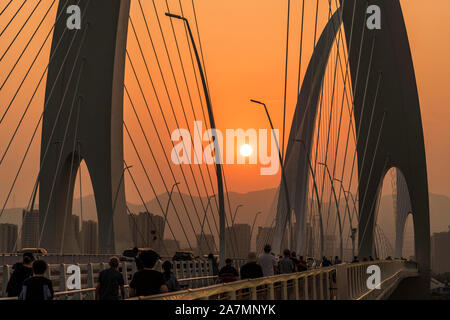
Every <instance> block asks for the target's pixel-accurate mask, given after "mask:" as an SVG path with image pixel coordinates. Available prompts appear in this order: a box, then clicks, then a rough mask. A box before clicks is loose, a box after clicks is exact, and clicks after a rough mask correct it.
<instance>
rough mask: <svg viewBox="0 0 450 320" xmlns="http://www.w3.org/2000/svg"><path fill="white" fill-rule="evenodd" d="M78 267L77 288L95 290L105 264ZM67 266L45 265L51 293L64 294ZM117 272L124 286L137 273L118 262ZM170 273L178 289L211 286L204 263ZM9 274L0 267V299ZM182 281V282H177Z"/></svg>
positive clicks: (180, 265)
mask: <svg viewBox="0 0 450 320" xmlns="http://www.w3.org/2000/svg"><path fill="white" fill-rule="evenodd" d="M163 261H164V260H160V261H159V262H158V264H157V266H156V269H158V270H160V271H161V265H162V262H163ZM233 261H234V265H235V267H236V268H238V269H239V268H240V267H241V265H242V264H243V263H245V260H242V259H235V260H233ZM75 264H76V265H78V266H79V267H80V271H81V288H82V289H90V288H91V289H92V288H95V286H96V284H97V282H98V275H99V273H100V272H101V271H102V270H104V269H105V268H108V264H107V263H105V262H101V263H87V264H81V263H75ZM69 265H70V264H64V263H62V264H49V268H48V270H47V274H46V277H47V278H49V279H50V280H51V281H52V284H53V287H54V289H55V291H61V292H66V291H67V279H68V277H69V276H70V274H67V268H68V267H69ZM119 270H120V272H121V273H122V275H123V278H124V281H125V284H128V283H129V281H131V278H132V276H133V274H134V273H135V272H136V271H137V270H136V264H135V263H134V262H121V264H120V269H119ZM173 272H174V273H175V275H176V277H177V278H178V279H179V280H180V284H181V286H182V288H198V287H205V286H208V285H212V284H214V283H215V278H214V277H212V275H213V269H212V265H211V263H210V262H209V261H207V260H194V261H173ZM11 274H12V266H11V265H3V266H1V267H0V297H6V285H7V283H8V281H9V279H10V277H11ZM181 280H182V281H181Z"/></svg>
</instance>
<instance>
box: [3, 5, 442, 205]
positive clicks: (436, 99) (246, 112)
mask: <svg viewBox="0 0 450 320" xmlns="http://www.w3.org/2000/svg"><path fill="white" fill-rule="evenodd" d="M16 2H17V3H16V4H15V5H16V7H18V5H19V4H18V1H16ZM44 2H45V7H48V6H49V4H50V2H51V1H44ZM142 2H145V4H144V9H145V10H147V12H149V21H150V28H151V32H152V35H154V39H153V40H154V42H155V45H156V47H157V51H158V53H159V54H160V55H163V54H164V49H163V46H162V39H161V37H160V36H159V35H158V32H159V29H158V24H157V22H156V20H155V19H154V16H153V19H152V16H151V12H152V10H153V7H152V5H151V1H147V0H146V1H142ZM155 2H156V4H157V8H158V12H159V13H160V19H161V23H162V26H163V28H164V30H165V33H166V35H167V39H166V40H167V43H168V47H169V51H170V52H171V55H172V58H173V59H174V61H175V57H176V51H175V47H174V41H173V37H171V33H170V32H171V29H170V24H169V20H168V19H167V18H166V17H164V16H163V15H162V14H163V12H164V11H166V9H165V8H164V5H165V2H163V1H162V0H161V1H160V0H157V1H155ZM401 2H402V6H403V10H404V15H405V20H406V25H407V29H408V35H409V39H410V44H411V50H412V55H413V60H414V66H415V70H416V77H417V85H418V89H419V98H420V102H421V110H422V119H423V127H424V133H425V145H426V152H427V161H428V179H429V189H430V192H433V193H439V194H444V195H448V196H450V170H448V168H447V166H448V163H449V162H450V150H449V148H447V141H450V128H449V125H448V120H449V119H450V111H449V110H448V107H449V101H450V90H449V80H448V75H449V74H450V63H449V62H448V57H449V56H450V44H449V43H448V39H450V27H448V25H447V24H448V12H450V1H448V0H433V1H432V2H431V1H430V3H432V5H431V4H429V3H428V2H424V1H420V0H403V1H401ZM30 3H35V1H31V2H30ZM132 3H133V5H132V10H131V17H132V19H133V22H134V23H135V24H136V27H137V29H138V32H140V34H143V33H144V25H143V24H142V19H141V16H140V11H139V7H138V6H137V5H136V1H135V0H133V1H132ZM195 3H196V7H197V16H198V19H199V28H200V33H201V40H202V47H203V52H204V56H205V64H206V68H207V72H208V80H209V87H210V91H211V95H212V101H213V108H214V112H215V118H216V122H217V127H218V128H220V129H223V130H225V129H226V128H243V129H248V128H268V123H267V118H266V115H265V113H264V111H263V110H262V109H260V108H259V107H257V106H255V105H252V104H250V103H249V99H250V98H255V99H260V100H262V101H265V102H266V103H267V104H268V107H269V110H270V113H271V115H272V118H273V121H274V125H275V127H277V128H281V126H282V108H283V92H284V63H285V42H286V12H287V1H284V0H227V1H223V0H196V1H195ZM291 3H292V8H291V30H290V35H291V37H290V55H289V73H288V79H289V82H288V95H287V102H288V104H287V118H286V123H287V125H288V126H290V123H291V120H292V115H293V112H294V107H295V102H296V88H297V72H298V60H299V57H298V51H299V43H300V42H299V38H300V37H299V30H300V12H301V11H300V6H301V1H299V0H292V1H291ZM326 3H327V1H321V12H322V13H323V12H325V13H326V12H327V11H326V8H325V5H326ZM182 4H183V6H184V8H185V15H186V16H188V17H190V19H191V22H192V21H193V16H192V9H191V1H190V0H189V1H187V0H184V1H182ZM33 6H34V5H29V6H28V9H27V10H28V12H30V11H31V10H32V7H33ZM169 6H170V8H171V11H173V12H180V9H179V5H178V1H175V0H172V1H169ZM314 8H315V1H312V0H307V1H306V9H305V12H306V17H305V19H306V20H305V21H307V22H308V23H306V24H305V28H306V29H305V36H304V43H305V45H304V48H303V54H304V56H303V64H304V67H303V71H304V69H305V68H306V64H307V62H308V60H309V56H310V55H311V51H312V46H313V32H312V31H313V30H312V29H311V25H312V22H313V20H314V15H313V12H314ZM53 11H54V10H53ZM38 12H40V13H41V15H42V14H43V12H44V11H43V10H41V11H39V10H38V11H37V13H38ZM25 16H26V15H24V16H23V17H21V16H18V19H19V20H18V21H20V19H22V21H24V17H25ZM326 18H327V15H326V14H322V15H320V16H319V20H320V21H319V22H320V23H319V30H321V28H323V25H324V23H325V21H326ZM6 21H7V19H4V18H3V17H0V29H3V28H4V26H5V24H6ZM37 23H38V19H35V20H34V25H35V26H36V25H37ZM31 25H32V24H31ZM174 25H175V30H176V32H177V35H178V36H179V41H180V46H181V54H182V55H183V57H184V59H185V60H184V61H185V63H186V65H185V66H186V68H188V67H189V66H190V65H189V64H188V62H189V63H190V60H189V58H188V57H189V56H188V54H189V53H188V51H187V50H186V48H187V46H186V38H185V36H184V29H183V28H182V26H181V25H180V24H179V23H174ZM19 26H20V23H16V25H15V26H13V27H12V28H11V29H10V31H11V32H10V34H9V35H8V34H5V36H4V37H3V38H0V39H1V41H0V53H2V52H4V51H5V50H6V47H7V43H8V41H4V40H5V39H9V40H10V39H12V37H13V36H14V30H16V31H15V32H17V30H18V28H19ZM47 30H48V28H47ZM31 33H32V29H24V34H25V35H28V36H27V37H29V35H30V34H31ZM43 34H45V33H41V38H40V39H41V40H40V42H42V41H43V36H42V35H43ZM27 37H25V36H24V37H23V38H19V39H18V43H19V44H21V45H22V47H23V46H24V45H25V43H26V40H27ZM142 37H143V38H142V40H141V41H142V42H143V47H144V51H145V52H151V47H150V44H149V41H148V40H143V39H145V38H144V36H142ZM38 43H39V41H36V42H34V43H33V45H32V48H34V51H37V48H38ZM19 47H20V46H19ZM46 50H47V55H46V57H47V59H48V46H47V49H46ZM128 50H129V51H130V55H131V56H132V57H138V56H137V46H136V41H135V39H134V36H132V35H131V31H130V35H129V45H128ZM13 52H15V53H13ZM17 52H20V51H19V50H18V49H17V50H16V51H14V50H11V54H9V55H7V56H6V57H5V59H4V60H3V61H0V80H2V81H3V79H4V78H5V74H6V71H7V70H10V68H11V65H12V63H13V62H14V61H15V59H16V58H17ZM32 57H33V54H28V55H27V56H26V57H25V58H24V59H28V60H27V61H29V62H28V63H30V62H31V59H32ZM136 59H137V58H136ZM149 60H150V58H149ZM44 61H45V55H44V56H43V58H42V59H39V60H38V61H37V64H38V65H40V66H41V70H43V68H44V67H45V63H44ZM152 61H153V63H151V70H152V72H157V68H156V64H155V63H154V62H155V61H154V60H152ZM135 63H136V66H138V69H139V70H140V71H142V70H143V69H142V68H143V66H144V65H143V63H142V62H139V61H136V62H135ZM161 65H162V68H163V69H164V70H165V71H166V72H168V69H167V67H168V63H167V61H166V60H164V59H161ZM174 65H175V69H176V71H177V77H179V78H178V79H179V81H180V83H181V82H182V78H180V77H181V76H180V73H179V72H178V71H180V66H179V64H178V63H174ZM190 68H191V69H192V66H190ZM18 70H19V71H20V72H19V74H18V75H14V76H13V80H14V81H12V82H14V83H15V84H14V85H12V84H11V86H5V89H4V90H3V92H0V110H1V111H2V112H3V110H4V109H5V107H6V104H7V101H9V100H10V99H11V97H12V93H13V89H14V88H16V87H17V83H18V81H19V79H20V74H22V75H23V74H24V72H25V71H26V68H25V67H24V66H19V67H18ZM142 72H143V71H142ZM38 74H39V72H35V73H34V76H33V77H34V78H33V79H34V83H33V81H29V82H27V83H25V85H24V88H25V89H26V90H25V93H23V94H21V95H20V96H19V97H18V98H17V106H15V107H14V108H12V110H11V113H10V114H9V115H8V117H9V118H8V119H6V120H5V122H4V123H2V125H1V126H0V151H1V152H2V153H3V151H4V149H5V147H6V145H7V142H8V140H9V137H10V135H11V132H12V131H11V130H12V129H13V128H14V126H15V125H16V124H17V121H18V120H19V117H20V114H21V112H22V111H23V109H24V108H25V102H26V101H28V98H29V97H30V96H31V93H32V89H33V88H34V85H35V83H36V82H37V79H38V76H37V75H38ZM152 74H153V73H152ZM167 77H168V78H170V75H167ZM187 77H188V80H189V81H190V83H193V79H194V78H193V73H192V72H191V71H188V74H187ZM133 81H134V80H133V78H132V73H131V71H130V67H129V63H128V62H127V72H126V80H125V83H126V85H127V86H129V87H130V90H131V91H132V92H133V95H136V96H137V95H138V91H137V87H136V85H135V84H134V82H133ZM155 82H156V86H157V88H158V90H159V89H161V88H162V85H161V81H160V78H159V77H158V76H155ZM150 90H151V89H150V87H149V85H148V84H146V85H145V91H146V92H150ZM169 90H170V91H171V93H173V90H174V87H173V85H172V84H169ZM191 90H192V92H195V90H196V89H195V88H194V87H191ZM43 92H44V91H43V90H42V89H40V90H39V91H38V94H37V96H36V98H35V102H34V103H33V104H32V108H31V109H30V114H29V116H28V117H27V118H26V119H25V121H24V126H25V128H26V129H25V130H22V131H21V132H19V135H18V137H17V141H16V142H15V143H16V144H15V145H14V149H12V152H11V153H10V154H8V157H7V158H6V159H5V162H4V163H3V164H2V166H1V167H0V177H1V179H0V181H1V183H0V204H2V203H3V201H4V199H5V197H6V193H7V190H8V189H9V187H10V185H11V183H12V181H13V179H14V173H15V171H16V170H17V168H18V165H19V163H20V160H21V158H22V156H23V153H24V152H25V147H26V142H27V141H29V139H30V136H31V133H32V129H33V128H34V126H35V124H36V121H37V119H38V118H39V115H40V112H41V111H42V105H43V99H44V97H43ZM181 94H182V96H183V98H184V99H187V97H186V91H185V90H184V89H182V93H181ZM136 99H138V98H136ZM196 99H198V98H196V97H194V102H195V101H197V100H196ZM174 100H176V99H174ZM136 103H137V105H138V107H139V108H140V111H142V112H145V111H144V106H143V102H142V100H137V101H136ZM162 103H163V104H165V106H166V107H167V100H166V99H164V98H162ZM175 106H177V104H176V102H175ZM155 108H156V107H155ZM198 110H199V109H198ZM143 114H144V113H143ZM190 119H191V118H189V120H190ZM157 120H161V119H160V118H158V117H157ZM125 121H129V123H130V126H131V128H133V130H135V129H136V130H137V125H136V123H135V122H133V119H132V111H131V110H130V107H129V102H128V101H127V100H126V98H125ZM169 122H170V123H171V124H173V121H171V120H169ZM189 122H190V121H189ZM182 124H184V123H182ZM145 126H146V128H149V129H148V130H151V126H150V122H149V121H148V120H147V122H146V123H145ZM181 127H185V125H181ZM39 140H40V137H37V138H36V141H35V143H34V144H33V147H32V149H31V153H30V156H29V158H27V162H26V163H25V166H24V169H23V173H22V175H21V176H20V177H19V179H18V181H17V186H16V188H15V190H14V192H13V197H12V200H11V201H10V202H9V204H8V207H11V206H14V205H16V206H19V205H24V204H25V203H26V202H27V199H28V197H29V195H30V191H31V189H32V184H33V183H34V179H35V178H34V177H35V175H36V172H37V168H38V155H39ZM136 140H137V142H138V144H139V145H143V144H144V140H143V138H142V137H136ZM125 157H126V158H127V161H128V162H131V163H135V164H136V163H137V160H136V157H135V156H133V155H132V148H131V146H130V144H129V142H128V141H127V138H125ZM147 157H148V158H149V155H147ZM259 168H260V167H259V166H256V165H253V166H252V165H240V166H236V165H235V166H225V170H226V172H227V182H228V187H229V189H230V190H233V191H237V192H247V191H250V190H255V189H264V188H271V187H274V186H276V185H277V184H278V183H279V180H280V177H279V175H275V176H261V175H259ZM133 170H134V169H133ZM136 170H137V169H136ZM85 176H86V175H85ZM137 176H138V181H140V182H142V183H144V178H143V175H141V174H138V173H137ZM30 177H31V178H30ZM126 183H127V186H129V185H130V181H129V179H128V178H127V180H126ZM86 190H89V188H87V189H86ZM184 191H185V190H184ZM160 192H161V193H162V192H163V190H162V189H160ZM127 194H128V196H129V200H131V201H133V202H139V201H138V198H137V196H136V194H135V193H134V192H131V191H128V187H127ZM150 197H151V196H150V194H148V195H147V196H146V198H147V199H148V198H150Z"/></svg>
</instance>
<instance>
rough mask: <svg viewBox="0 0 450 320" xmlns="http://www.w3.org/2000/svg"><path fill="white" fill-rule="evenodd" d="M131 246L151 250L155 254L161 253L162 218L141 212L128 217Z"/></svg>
mask: <svg viewBox="0 0 450 320" xmlns="http://www.w3.org/2000/svg"><path fill="white" fill-rule="evenodd" d="M128 219H129V223H130V230H131V239H132V241H133V245H134V246H136V247H138V248H152V249H154V250H155V251H157V252H162V251H163V235H164V218H163V217H161V216H159V215H155V214H151V213H149V212H141V213H139V214H138V215H133V214H131V215H129V216H128Z"/></svg>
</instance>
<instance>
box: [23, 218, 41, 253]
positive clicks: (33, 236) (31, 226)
mask: <svg viewBox="0 0 450 320" xmlns="http://www.w3.org/2000/svg"><path fill="white" fill-rule="evenodd" d="M39 230H40V227H39V210H33V211H27V210H23V211H22V236H21V237H22V248H36V247H38V246H39V236H40V234H39Z"/></svg>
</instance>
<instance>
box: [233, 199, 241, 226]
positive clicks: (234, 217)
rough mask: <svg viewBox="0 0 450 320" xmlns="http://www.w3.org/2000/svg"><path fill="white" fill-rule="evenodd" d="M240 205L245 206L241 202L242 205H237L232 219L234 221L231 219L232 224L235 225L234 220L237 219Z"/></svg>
mask: <svg viewBox="0 0 450 320" xmlns="http://www.w3.org/2000/svg"><path fill="white" fill-rule="evenodd" d="M240 207H243V205H242V204H240V205H238V206H236V210H234V216H233V219H232V221H231V225H233V226H234V222H235V221H236V215H237V212H238V209H239V208H240Z"/></svg>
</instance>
